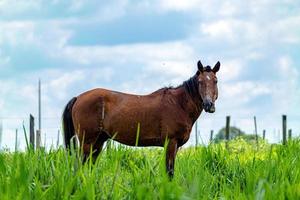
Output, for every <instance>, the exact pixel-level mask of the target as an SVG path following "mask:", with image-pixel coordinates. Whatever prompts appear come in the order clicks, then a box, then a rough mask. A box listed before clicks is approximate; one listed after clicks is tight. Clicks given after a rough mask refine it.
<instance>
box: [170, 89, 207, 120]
mask: <svg viewBox="0 0 300 200" xmlns="http://www.w3.org/2000/svg"><path fill="white" fill-rule="evenodd" d="M175 95H176V97H177V100H178V101H179V104H180V105H181V107H182V109H183V110H184V111H185V112H186V113H187V115H188V116H189V118H190V120H191V121H192V122H193V123H194V122H195V121H196V120H197V119H198V117H199V116H200V114H201V112H202V110H203V108H202V102H201V99H197V98H195V97H192V96H191V95H190V94H188V92H187V91H186V90H185V89H184V87H183V86H182V87H179V88H177V89H176V93H175Z"/></svg>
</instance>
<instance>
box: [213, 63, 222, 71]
mask: <svg viewBox="0 0 300 200" xmlns="http://www.w3.org/2000/svg"><path fill="white" fill-rule="evenodd" d="M220 66H221V63H220V62H219V61H218V62H217V63H216V65H215V66H214V68H213V70H212V71H213V72H214V73H217V72H218V71H219V70H220Z"/></svg>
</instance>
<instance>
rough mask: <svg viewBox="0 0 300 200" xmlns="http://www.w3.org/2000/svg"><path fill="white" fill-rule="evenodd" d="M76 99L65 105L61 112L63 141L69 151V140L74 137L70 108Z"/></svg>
mask: <svg viewBox="0 0 300 200" xmlns="http://www.w3.org/2000/svg"><path fill="white" fill-rule="evenodd" d="M76 100H77V98H76V97H74V98H72V99H71V100H70V101H69V103H68V104H67V105H66V107H65V110H64V112H63V116H62V119H63V129H64V139H65V147H66V148H67V149H70V144H71V139H72V137H73V136H74V135H75V129H74V124H73V119H72V108H73V105H74V103H75V102H76Z"/></svg>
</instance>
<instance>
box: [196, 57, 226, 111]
mask: <svg viewBox="0 0 300 200" xmlns="http://www.w3.org/2000/svg"><path fill="white" fill-rule="evenodd" d="M220 65H221V64H220V62H219V61H218V62H217V63H216V65H215V66H214V68H211V67H210V66H206V67H204V66H203V65H202V63H201V62H200V60H199V61H198V72H197V76H198V85H199V91H198V92H199V94H200V96H201V98H202V102H203V105H202V106H203V109H204V110H205V112H209V113H214V112H215V110H216V108H215V101H216V100H217V98H218V86H217V83H218V79H217V76H216V73H217V72H218V71H219V69H220Z"/></svg>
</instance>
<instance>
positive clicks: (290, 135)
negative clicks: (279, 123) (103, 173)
mask: <svg viewBox="0 0 300 200" xmlns="http://www.w3.org/2000/svg"><path fill="white" fill-rule="evenodd" d="M291 139H292V129H289V140H291Z"/></svg>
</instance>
